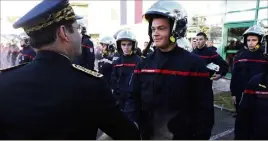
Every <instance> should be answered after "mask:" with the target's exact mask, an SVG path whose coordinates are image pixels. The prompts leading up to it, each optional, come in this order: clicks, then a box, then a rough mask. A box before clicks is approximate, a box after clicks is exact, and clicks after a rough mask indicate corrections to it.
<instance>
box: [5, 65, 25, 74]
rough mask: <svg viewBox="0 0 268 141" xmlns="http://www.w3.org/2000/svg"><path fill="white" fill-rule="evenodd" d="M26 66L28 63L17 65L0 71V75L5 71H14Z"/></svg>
mask: <svg viewBox="0 0 268 141" xmlns="http://www.w3.org/2000/svg"><path fill="white" fill-rule="evenodd" d="M26 64H28V63H22V64H19V65H17V66H12V67H9V68H4V69H0V73H1V72H7V71H10V70H14V69H17V68H20V67H22V66H24V65H26Z"/></svg>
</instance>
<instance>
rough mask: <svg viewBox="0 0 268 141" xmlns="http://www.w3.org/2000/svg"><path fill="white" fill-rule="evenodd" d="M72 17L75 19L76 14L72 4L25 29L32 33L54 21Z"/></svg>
mask: <svg viewBox="0 0 268 141" xmlns="http://www.w3.org/2000/svg"><path fill="white" fill-rule="evenodd" d="M71 19H75V14H74V11H73V8H72V7H71V6H70V5H68V6H67V7H65V8H64V9H62V10H60V11H58V12H57V13H53V14H50V15H49V16H48V18H47V19H46V20H45V21H44V22H42V23H40V24H39V25H36V26H34V27H31V28H24V30H25V32H26V33H30V32H33V31H37V30H40V29H42V28H45V27H47V26H49V25H51V24H53V23H57V22H60V21H61V20H71Z"/></svg>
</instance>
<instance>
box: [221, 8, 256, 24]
mask: <svg viewBox="0 0 268 141" xmlns="http://www.w3.org/2000/svg"><path fill="white" fill-rule="evenodd" d="M254 18H255V10H253V11H246V12H237V13H228V14H226V19H225V22H238V21H249V20H254Z"/></svg>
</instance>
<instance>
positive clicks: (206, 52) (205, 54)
mask: <svg viewBox="0 0 268 141" xmlns="http://www.w3.org/2000/svg"><path fill="white" fill-rule="evenodd" d="M207 39H208V38H207V35H206V34H205V33H204V32H199V33H198V34H197V35H196V42H197V47H196V48H195V49H194V50H193V52H192V53H194V54H196V55H198V56H199V57H200V58H202V59H204V60H205V62H206V65H209V64H211V63H212V64H216V65H218V66H219V67H220V68H219V72H217V74H216V72H215V71H214V70H209V71H210V76H211V80H218V79H220V78H222V77H223V76H225V75H226V74H227V72H228V64H227V62H225V61H224V60H223V59H222V57H221V56H220V55H219V54H218V53H217V52H215V51H213V50H211V49H209V47H207V45H206V42H207ZM211 88H212V81H211Z"/></svg>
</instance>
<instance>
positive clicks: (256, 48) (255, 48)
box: [250, 44, 260, 51]
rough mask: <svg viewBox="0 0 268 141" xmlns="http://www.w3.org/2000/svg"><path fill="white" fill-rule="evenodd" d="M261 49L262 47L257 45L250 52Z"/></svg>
mask: <svg viewBox="0 0 268 141" xmlns="http://www.w3.org/2000/svg"><path fill="white" fill-rule="evenodd" d="M259 48H260V45H259V44H257V45H256V46H255V47H254V48H253V49H250V51H257V50H258V49H259Z"/></svg>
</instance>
